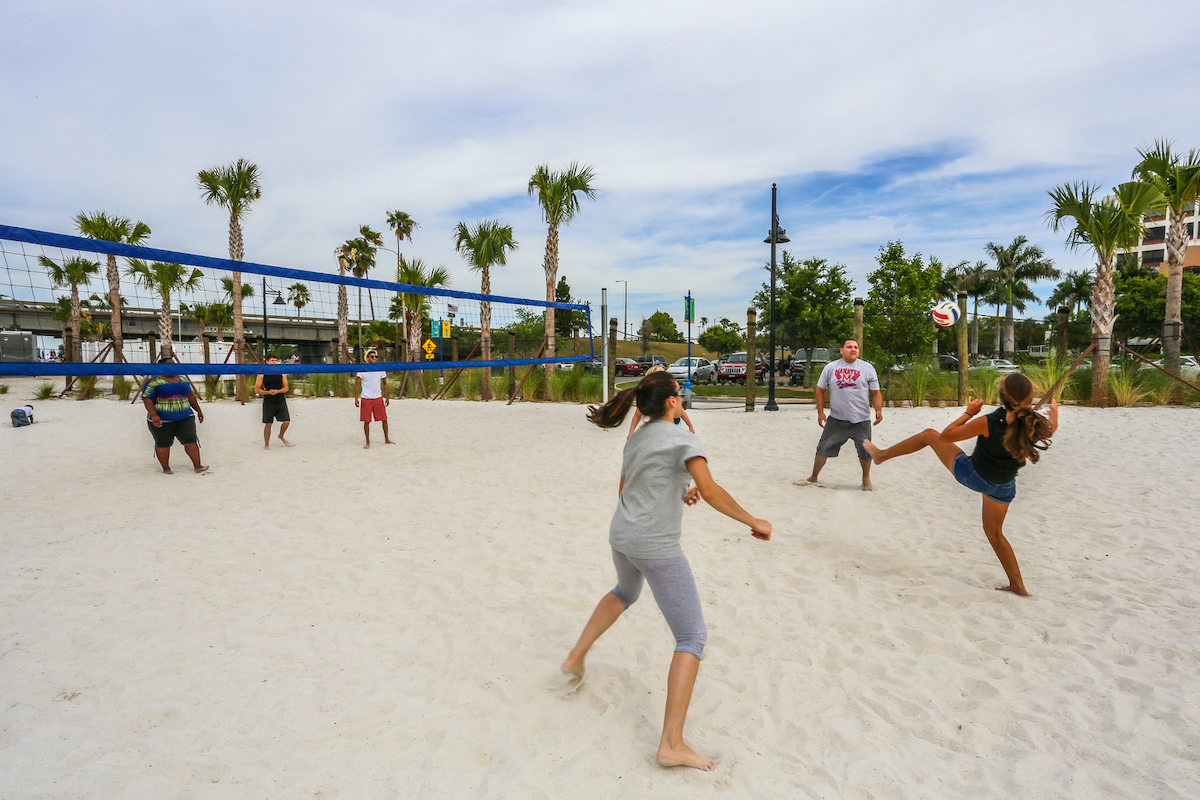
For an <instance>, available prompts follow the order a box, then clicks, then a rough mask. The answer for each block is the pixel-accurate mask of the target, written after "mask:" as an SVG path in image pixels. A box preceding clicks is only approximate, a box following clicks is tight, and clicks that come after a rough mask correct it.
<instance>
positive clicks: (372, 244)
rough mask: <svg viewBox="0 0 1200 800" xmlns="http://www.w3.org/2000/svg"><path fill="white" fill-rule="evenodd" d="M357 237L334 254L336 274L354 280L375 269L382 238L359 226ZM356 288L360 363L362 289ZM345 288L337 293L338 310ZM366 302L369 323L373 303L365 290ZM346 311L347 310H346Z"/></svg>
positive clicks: (365, 226)
mask: <svg viewBox="0 0 1200 800" xmlns="http://www.w3.org/2000/svg"><path fill="white" fill-rule="evenodd" d="M358 234H359V235H358V236H356V237H355V238H353V239H347V240H346V242H345V243H344V244H342V245H341V246H340V247H338V249H337V250H336V251H334V252H335V254H336V255H337V258H338V273H339V274H341V275H345V274H346V272H350V273H351V274H352V275H354V277H356V278H365V277H367V275H368V274H369V273H370V272H371V270H372V269H374V268H375V253H376V252H378V250H379V248H380V247H382V246H383V237H382V236H381V235H380V234H379V232H378V231H374V230H372V229H371V226H369V225H360V226H359V227H358ZM357 288H358V342H359V344H358V347H357V348H356V350H355V352H356V353H357V354H358V360H359V361H360V362H361V361H362V353H363V348H362V342H363V341H364V340H363V332H362V328H363V315H362V287H361V286H359V287H357ZM344 295H345V288H344V287H342V288H340V289H339V291H338V304H339V310H340V307H341V303H342V302H343V297H344ZM367 302H368V303H369V304H370V308H371V321H372V322H374V321H375V301H374V300H373V299H372V298H371V292H370V290H367ZM347 310H348V309H347Z"/></svg>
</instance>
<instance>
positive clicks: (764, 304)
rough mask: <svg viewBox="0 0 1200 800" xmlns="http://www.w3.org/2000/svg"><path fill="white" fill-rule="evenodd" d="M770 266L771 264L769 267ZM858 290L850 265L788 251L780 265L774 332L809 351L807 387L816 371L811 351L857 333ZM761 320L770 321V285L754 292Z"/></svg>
mask: <svg viewBox="0 0 1200 800" xmlns="http://www.w3.org/2000/svg"><path fill="white" fill-rule="evenodd" d="M765 269H767V270H768V271H770V269H771V265H770V263H768V264H767V265H766V267H765ZM853 291H854V289H853V287H852V286H851V284H850V280H849V279H848V278H847V277H846V267H845V266H844V265H842V264H830V263H829V262H828V261H827V260H826V259H824V258H820V257H816V256H814V257H812V258H807V259H805V260H804V261H796V260H795V259H794V258H793V257H792V254H791V253H790V252H789V251H787V250H784V251H783V258H782V259H781V260H780V261H778V262H777V263H776V267H775V333H776V339H777V340H779V341H780V342H781V343H785V344H786V345H790V346H791V348H792V349H793V350H794V351H796V352H800V351H801V349H803V350H805V351H806V356H805V358H806V366H807V367H808V368H807V369H805V371H804V386H805V388H807V387H808V383H809V374H810V373H811V372H812V369H811V367H812V349H813V348H814V347H817V346H820V345H824V344H828V343H829V342H835V341H836V342H839V343H840V342H844V341H845V340H846V339H849V338H850V337H851V336H852V335H853V330H854V321H853V318H854V307H853V304H852V300H851V295H852V293H853ZM753 302H754V305H755V307H756V308H757V309H758V312H759V317H758V318H759V319H762V320H767V321H768V325H764V326H763V328H764V329H768V326H769V324H770V322H769V321H770V306H771V286H770V284H769V283H764V284H763V286H762V289H760V290H759V291H758V293H757V294H755V295H754V301H753Z"/></svg>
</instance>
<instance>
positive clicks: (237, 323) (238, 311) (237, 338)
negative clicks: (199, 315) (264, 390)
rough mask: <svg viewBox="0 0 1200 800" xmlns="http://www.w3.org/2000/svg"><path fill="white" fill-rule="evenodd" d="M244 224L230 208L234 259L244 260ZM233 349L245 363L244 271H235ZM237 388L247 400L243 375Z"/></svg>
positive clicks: (236, 385)
mask: <svg viewBox="0 0 1200 800" xmlns="http://www.w3.org/2000/svg"><path fill="white" fill-rule="evenodd" d="M242 254H243V252H242V224H241V222H239V221H238V218H237V213H236V212H234V210H233V209H230V210H229V257H230V258H231V259H232V260H234V261H241V260H242ZM232 294H233V349H234V351H235V352H234V358H235V359H236V363H238V364H242V363H244V358H245V356H244V351H245V349H246V348H245V342H246V336H245V333H243V327H242V273H240V272H235V273H233V293H232ZM234 386H235V387H236V388H237V391H236V392H235V394H234V396H235V397H236V399H237V401H238V402H239V403H243V402H245V400H246V390H245V388H244V386H243V385H242V376H241V375H239V376H238V379H237V380H236V381H235V382H234Z"/></svg>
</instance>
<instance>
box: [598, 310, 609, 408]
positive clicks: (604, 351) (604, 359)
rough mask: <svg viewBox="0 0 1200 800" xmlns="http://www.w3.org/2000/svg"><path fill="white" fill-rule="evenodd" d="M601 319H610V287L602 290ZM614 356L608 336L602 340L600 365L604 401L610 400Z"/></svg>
mask: <svg viewBox="0 0 1200 800" xmlns="http://www.w3.org/2000/svg"><path fill="white" fill-rule="evenodd" d="M600 319H608V289H601V290H600ZM611 358H612V354H611V353H609V352H608V337H607V336H606V337H604V339H603V340H602V341H601V342H600V366H601V367H602V368H603V371H604V389H603V391H602V396H603V400H602V402H604V403H607V402H608V396H609V395H608V376H609V374H610V373H611V372H612V370H610V369H609V366H608V362H609V360H610V359H611Z"/></svg>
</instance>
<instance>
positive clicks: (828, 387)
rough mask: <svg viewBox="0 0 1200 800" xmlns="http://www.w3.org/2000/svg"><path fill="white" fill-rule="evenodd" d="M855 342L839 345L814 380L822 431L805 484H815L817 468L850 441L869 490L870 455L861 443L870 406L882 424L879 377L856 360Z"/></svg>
mask: <svg viewBox="0 0 1200 800" xmlns="http://www.w3.org/2000/svg"><path fill="white" fill-rule="evenodd" d="M858 352H859V348H858V342H856V341H854V340H853V339H847V340H846V343H845V344H844V345H842V357H841V358H840V359H839V360H837V361H833V362H830V363H829V364H826V365H825V369H823V370H821V378H820V380H818V381H817V389H816V401H817V424H818V425H820V426H821V427H822V428H824V430H823V431H821V441H820V442H818V443H817V457H816V460H815V461H813V471H812V475H809V476H808V482H809V483H816V482H817V476H818V475H820V474H821V468H822V467H824V466H825V462H826V461H828V460H829V459H831V458H837V454H838V453H839V452H841V449H842V445H843V444H845V443H846V441H847V440H849V439H853V440H854V448H855V449H856V450H857V451H858V461H859V463H860V464H861V465H862V488H863V491H864V492H869V491H872V490H873V489H874V488H875V487H874V486H872V485H871V456H870V455H868V454H867V451H866V448H864V447H863V442H865V441H867V440H869V439H870V438H871V407H872V406H874V408H875V424H876V425H878V424H879V423H880V422H883V393H882V392H880V391H879V376H878V375H877V374H876V373H875V368H874V367H873V366H871V365H870V364H868V363H867V362H865V361H863V360H862V359H860V358H859V357H858ZM826 392H828V393H829V418H828V420H826V417H825V393H826Z"/></svg>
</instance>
